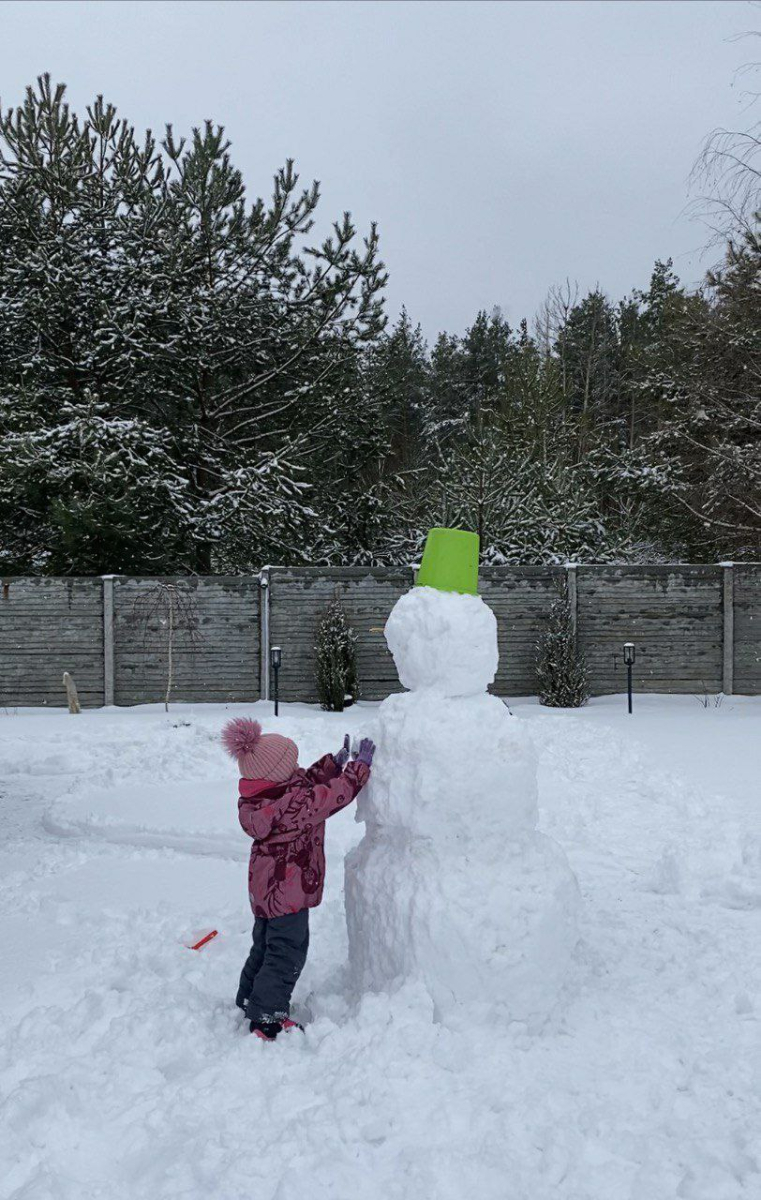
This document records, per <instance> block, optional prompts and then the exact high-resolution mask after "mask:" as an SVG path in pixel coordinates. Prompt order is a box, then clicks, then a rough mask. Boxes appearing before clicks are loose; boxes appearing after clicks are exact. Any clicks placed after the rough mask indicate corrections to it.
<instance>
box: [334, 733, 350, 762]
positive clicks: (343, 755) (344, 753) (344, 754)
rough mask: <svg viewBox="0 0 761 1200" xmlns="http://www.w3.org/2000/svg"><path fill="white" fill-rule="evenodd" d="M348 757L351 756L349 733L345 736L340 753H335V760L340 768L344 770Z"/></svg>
mask: <svg viewBox="0 0 761 1200" xmlns="http://www.w3.org/2000/svg"><path fill="white" fill-rule="evenodd" d="M348 758H349V735H348V733H347V735H346V737H345V738H344V744H343V746H342V747H341V749H340V750H339V751H338V754H334V755H333V762H334V763H335V764H336V766H337V767H338V768H339V769H340V770H343V769H344V767H345V766H346V763H347V760H348Z"/></svg>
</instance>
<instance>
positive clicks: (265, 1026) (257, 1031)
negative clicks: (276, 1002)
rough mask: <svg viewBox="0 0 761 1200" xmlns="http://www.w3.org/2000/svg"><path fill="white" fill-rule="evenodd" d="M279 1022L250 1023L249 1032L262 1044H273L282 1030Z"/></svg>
mask: <svg viewBox="0 0 761 1200" xmlns="http://www.w3.org/2000/svg"><path fill="white" fill-rule="evenodd" d="M282 1028H283V1027H282V1025H281V1024H280V1022H279V1021H252V1022H251V1032H252V1033H253V1034H254V1035H255V1036H256V1037H258V1038H261V1040H262V1041H263V1042H274V1040H275V1038H276V1037H277V1035H278V1034H279V1033H280V1031H281V1029H282Z"/></svg>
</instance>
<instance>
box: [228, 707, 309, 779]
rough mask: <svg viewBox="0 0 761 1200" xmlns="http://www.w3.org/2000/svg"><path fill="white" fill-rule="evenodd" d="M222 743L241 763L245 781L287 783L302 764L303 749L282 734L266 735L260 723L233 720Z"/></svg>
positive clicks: (236, 718)
mask: <svg viewBox="0 0 761 1200" xmlns="http://www.w3.org/2000/svg"><path fill="white" fill-rule="evenodd" d="M222 744H223V746H224V747H225V750H226V751H227V753H228V754H229V755H230V757H231V758H235V759H237V760H238V770H239V771H240V773H241V775H242V776H243V778H244V779H271V780H272V781H273V782H274V783H284V782H285V780H286V779H290V777H291V775H293V772H294V771H295V770H296V767H297V766H298V762H299V748H298V746H297V745H296V743H295V742H292V741H291V739H290V738H287V737H283V735H282V733H262V727H261V725H260V724H259V722H258V721H252V720H251V718H250V717H233V719H232V720H231V721H228V722H227V724H226V725H225V727H224V729H223V730H222Z"/></svg>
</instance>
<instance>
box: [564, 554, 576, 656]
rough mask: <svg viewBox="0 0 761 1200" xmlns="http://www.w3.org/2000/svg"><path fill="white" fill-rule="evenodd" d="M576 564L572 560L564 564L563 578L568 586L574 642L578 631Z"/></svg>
mask: <svg viewBox="0 0 761 1200" xmlns="http://www.w3.org/2000/svg"><path fill="white" fill-rule="evenodd" d="M578 565H579V564H578V563H572V562H569V563H566V564H565V579H566V587H567V588H568V607H569V608H570V610H571V630H572V631H573V640H574V642H575V641H576V640H577V638H578V633H579V588H578V575H577V574H576V568H577V567H578Z"/></svg>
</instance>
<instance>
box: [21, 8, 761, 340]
mask: <svg viewBox="0 0 761 1200" xmlns="http://www.w3.org/2000/svg"><path fill="white" fill-rule="evenodd" d="M758 24H759V13H758V10H757V9H754V8H753V7H752V6H750V5H749V4H747V3H743V2H741V0H718V2H714V0H702V2H700V0H697V2H695V0H677V2H670V0H658V2H655V3H649V2H642V0H637V2H635V3H625V2H621V0H614V2H610V0H600V2H596V3H594V2H592V3H587V2H583V3H582V2H580V3H575V2H569V0H562V2H561V3H554V2H549V0H548V2H546V3H543V2H540V0H535V2H533V3H517V2H516V3H499V2H494V0H489V2H487V3H478V2H476V0H469V2H466V3H458V2H454V0H453V2H449V3H440V2H436V0H417V2H414V3H406V2H404V3H403V2H394V0H382V2H380V3H372V2H361V3H353V2H351V0H340V2H338V3H332V2H330V3H329V2H327V0H326V2H319V0H318V2H310V3H299V2H290V3H289V2H283V3H265V2H259V3H247V2H245V0H233V2H232V3H227V2H213V0H209V2H208V3H207V2H183V0H173V2H171V3H159V2H139V3H135V2H133V3H121V2H114V0H109V2H106V3H42V2H32V3H28V2H24V3H10V2H6V3H2V5H0V96H2V102H3V104H4V106H6V107H7V106H8V105H9V104H16V103H17V102H18V101H19V100H20V99H21V98H22V95H23V89H24V87H25V86H26V85H27V84H28V83H30V82H32V81H33V79H34V78H35V77H36V75H38V74H39V73H41V72H43V71H50V73H51V74H52V76H53V78H54V79H55V80H63V81H65V82H66V83H67V84H68V85H69V90H70V98H71V101H72V103H73V106H74V107H75V108H84V105H85V103H86V102H87V101H88V100H90V99H91V98H92V97H93V96H94V95H95V94H97V93H98V92H103V93H104V94H105V96H106V98H107V99H109V100H111V101H112V102H114V103H115V104H116V105H117V107H118V108H119V110H120V112H121V113H122V115H124V116H127V117H128V118H129V120H130V121H131V122H133V123H134V124H135V125H136V126H138V127H140V128H144V127H146V126H150V127H151V128H153V129H154V130H162V129H163V126H164V124H165V123H166V122H167V121H171V122H173V123H174V124H175V126H176V127H177V128H178V129H179V130H186V129H188V128H189V127H191V126H192V125H193V124H194V123H198V122H199V121H202V120H203V119H204V118H207V117H210V118H212V119H213V120H215V121H218V122H221V123H222V124H224V125H225V126H226V128H227V131H228V134H229V136H230V138H231V139H232V142H233V155H234V159H235V161H236V162H237V164H238V165H239V166H240V167H241V169H242V171H243V174H244V177H245V179H246V182H247V185H248V187H249V188H250V189H251V191H252V192H254V193H256V194H259V193H261V192H265V193H267V192H268V190H269V186H270V179H271V176H272V174H273V172H274V170H275V169H276V168H277V167H278V166H279V165H280V164H281V163H282V162H283V160H284V159H285V158H286V157H289V156H290V157H293V158H295V159H296V164H297V167H298V168H299V170H300V171H301V173H302V178H304V179H305V180H306V179H311V178H317V179H319V180H320V181H321V183H322V189H323V201H322V209H321V211H322V213H323V216H324V217H325V218H326V219H327V218H329V217H332V216H333V215H336V214H339V213H340V212H342V211H343V210H344V209H349V210H350V211H351V212H352V214H353V215H354V217H355V218H356V220H357V222H358V224H359V226H360V228H364V227H366V226H367V225H368V223H369V221H370V220H371V219H375V220H377V221H378V223H379V226H380V232H381V246H382V252H383V257H384V259H385V261H386V263H387V266H388V268H389V271H390V274H391V280H390V284H389V289H388V306H389V312H390V313H391V314H392V315H394V314H395V313H397V312H398V310H399V308H400V307H401V305H402V304H406V306H407V308H408V310H409V312H410V314H411V316H413V318H414V319H415V320H419V321H420V322H421V323H422V325H423V328H424V330H425V332H426V333H427V334H428V335H429V336H433V335H434V334H435V333H436V331H437V330H439V329H442V328H445V329H448V330H451V331H452V332H456V331H461V330H462V329H464V328H465V326H466V325H468V324H469V323H470V322H471V320H472V319H473V317H474V315H475V313H476V312H477V310H478V309H479V308H486V309H490V308H492V307H493V306H494V305H499V306H500V307H501V308H502V310H503V312H504V313H505V315H506V316H507V317H508V318H509V319H510V320H511V321H513V322H517V321H518V320H519V318H520V317H521V316H522V315H524V314H526V315H531V314H532V313H533V312H534V311H535V310H536V309H537V307H538V306H539V304H540V303H541V301H542V298H543V296H544V295H545V294H546V292H547V289H548V288H549V287H550V286H551V285H552V284H556V283H558V282H561V281H562V280H564V279H565V278H566V277H570V278H571V279H576V280H578V282H579V284H580V285H581V287H582V288H583V289H587V288H590V287H592V286H594V284H595V283H596V282H599V283H600V285H601V286H602V287H603V288H604V289H605V290H606V291H608V292H609V293H610V294H611V295H612V296H613V297H615V298H618V297H619V296H621V295H623V294H624V293H626V292H628V291H629V290H630V289H631V288H632V287H635V286H641V287H644V286H646V284H647V281H648V278H649V274H650V269H651V266H652V263H653V261H654V259H655V258H665V257H667V256H668V255H671V256H672V257H673V258H674V260H675V266H676V269H677V271H678V272H679V273H680V275H681V276H682V277H683V278H684V279H685V280H686V281H688V282H690V283H692V282H695V281H696V280H697V279H699V277H700V275H701V273H702V270H703V267H704V266H705V262H706V260H705V259H704V258H701V247H702V245H703V243H704V242H705V241H706V234H705V231H704V230H703V229H702V228H701V227H700V226H699V225H696V224H695V223H694V221H691V220H690V219H689V218H688V216H687V214H686V213H685V211H684V210H685V205H686V204H687V201H688V199H689V194H688V176H689V173H690V169H691V167H692V164H693V162H694V160H695V157H696V155H697V154H698V152H699V150H700V146H701V143H702V141H703V139H704V137H705V135H706V134H707V133H708V132H709V131H710V130H711V129H713V128H714V127H716V126H718V125H736V124H747V123H748V121H749V120H750V117H749V116H748V112H747V104H748V100H747V96H746V95H745V94H744V91H743V89H744V88H745V87H747V79H746V80H743V79H737V78H736V74H735V73H736V71H737V68H738V67H740V66H741V65H742V64H743V63H744V62H746V61H747V60H748V59H749V58H750V57H752V55H753V52H754V47H753V46H752V45H749V44H748V42H747V41H742V40H741V41H737V40H735V41H733V40H732V39H733V37H736V35H738V34H740V33H742V32H743V31H745V30H748V29H749V28H753V27H757V26H758Z"/></svg>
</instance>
